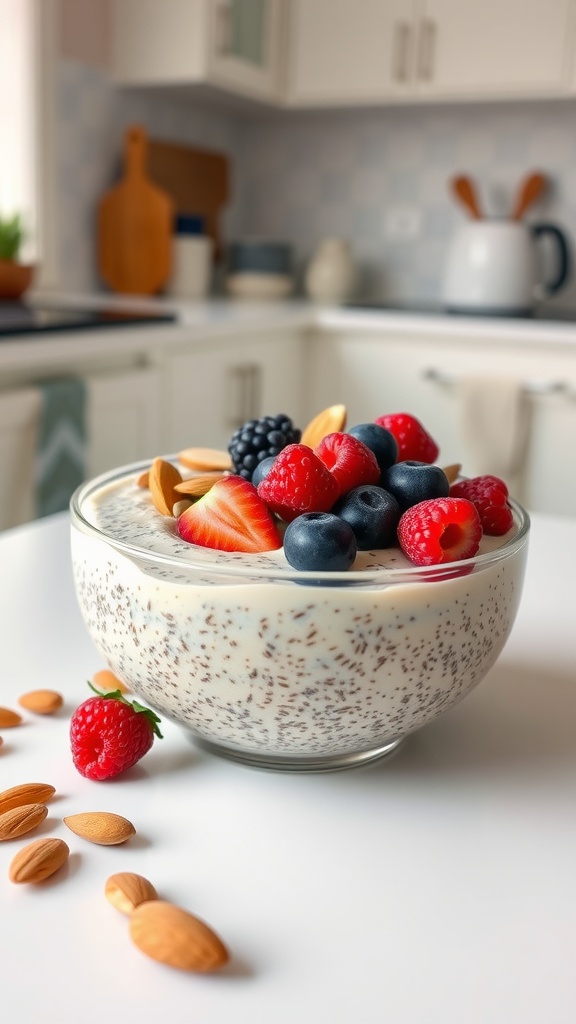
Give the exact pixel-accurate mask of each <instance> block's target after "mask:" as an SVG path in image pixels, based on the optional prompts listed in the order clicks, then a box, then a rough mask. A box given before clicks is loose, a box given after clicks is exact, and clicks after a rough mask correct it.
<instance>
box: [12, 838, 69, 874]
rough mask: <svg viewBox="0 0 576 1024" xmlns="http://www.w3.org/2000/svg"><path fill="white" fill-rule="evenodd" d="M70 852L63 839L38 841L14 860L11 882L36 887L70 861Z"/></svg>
mask: <svg viewBox="0 0 576 1024" xmlns="http://www.w3.org/2000/svg"><path fill="white" fill-rule="evenodd" d="M69 854H70V850H69V848H68V846H67V844H66V843H65V842H64V840H63V839H53V838H50V839H37V840H36V841H35V842H34V843H29V844H28V846H24V847H23V849H21V850H18V853H17V854H16V856H15V857H13V858H12V861H11V863H10V867H9V869H8V875H9V878H10V881H11V882H15V883H20V882H30V883H32V884H33V885H35V884H36V883H38V882H43V881H44V879H45V878H49V877H50V875H53V874H55V873H56V871H58V869H59V868H61V867H62V865H63V864H65V863H66V861H67V860H68V856H69Z"/></svg>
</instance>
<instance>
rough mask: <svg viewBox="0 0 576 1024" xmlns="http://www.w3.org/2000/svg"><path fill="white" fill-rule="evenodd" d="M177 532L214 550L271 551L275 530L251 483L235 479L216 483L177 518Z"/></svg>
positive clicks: (276, 536)
mask: <svg viewBox="0 0 576 1024" xmlns="http://www.w3.org/2000/svg"><path fill="white" fill-rule="evenodd" d="M178 533H179V534H180V536H181V537H182V539H183V540H186V541H188V542H189V543H190V544H200V545H201V546H202V547H205V548H216V549H217V550H218V551H249V552H253V553H255V552H258V551H274V550H275V549H276V548H280V547H282V540H281V538H280V534H279V533H278V529H277V527H276V524H275V522H274V519H273V518H272V516H271V514H270V512H269V511H268V509H267V508H266V505H265V504H264V502H263V501H262V498H259V497H258V493H257V491H256V488H255V487H254V485H253V484H251V483H250V482H249V481H248V480H243V479H242V477H239V476H224V477H222V479H221V480H217V481H216V483H215V484H213V486H212V487H211V488H210V490H209V491H208V493H207V494H205V495H204V497H202V498H199V499H198V501H196V502H195V503H194V504H193V505H191V506H190V508H188V509H186V511H185V512H183V513H182V515H181V516H180V518H179V519H178Z"/></svg>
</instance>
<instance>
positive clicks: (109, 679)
mask: <svg viewBox="0 0 576 1024" xmlns="http://www.w3.org/2000/svg"><path fill="white" fill-rule="evenodd" d="M92 683H93V685H94V686H95V687H96V689H97V690H100V691H101V692H102V693H113V692H114V690H120V693H129V688H128V686H126V683H123V682H122V680H121V679H118V676H115V675H114V673H113V672H111V671H110V669H109V668H101V669H100V670H99V671H98V672H95V673H94V675H93V676H92Z"/></svg>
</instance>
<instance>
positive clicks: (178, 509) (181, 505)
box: [172, 498, 193, 519]
mask: <svg viewBox="0 0 576 1024" xmlns="http://www.w3.org/2000/svg"><path fill="white" fill-rule="evenodd" d="M192 504H193V502H192V501H188V499H187V498H182V500H181V501H176V502H174V506H173V508H172V515H173V516H174V519H179V518H180V516H181V515H182V514H183V513H184V512H186V510H187V509H189V508H190V505H192Z"/></svg>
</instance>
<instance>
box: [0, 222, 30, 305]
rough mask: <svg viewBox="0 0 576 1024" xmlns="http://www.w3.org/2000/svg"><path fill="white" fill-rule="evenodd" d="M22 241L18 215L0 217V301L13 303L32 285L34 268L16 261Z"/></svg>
mask: <svg viewBox="0 0 576 1024" xmlns="http://www.w3.org/2000/svg"><path fill="white" fill-rule="evenodd" d="M23 239H24V228H23V225H22V218H21V217H20V215H19V214H14V216H12V217H0V299H8V300H10V301H15V300H16V299H19V298H21V296H22V295H23V294H24V292H25V291H26V289H27V288H29V287H30V285H31V283H32V276H33V274H34V267H33V266H32V265H31V264H26V263H20V262H19V259H18V257H19V255H20V249H21V247H22V242H23Z"/></svg>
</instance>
